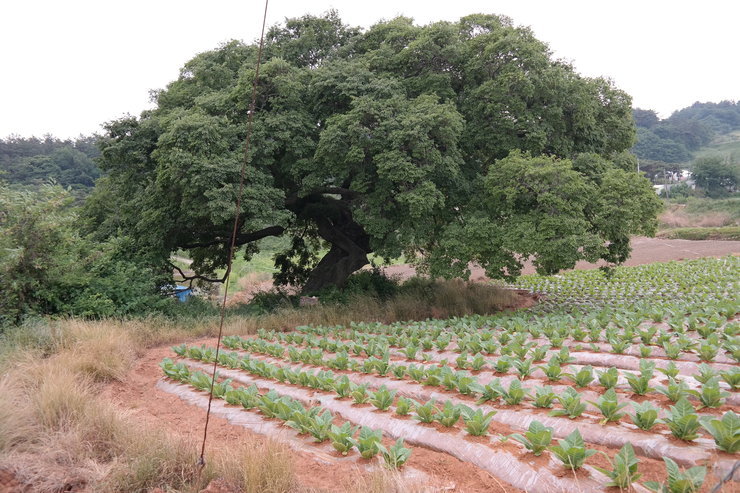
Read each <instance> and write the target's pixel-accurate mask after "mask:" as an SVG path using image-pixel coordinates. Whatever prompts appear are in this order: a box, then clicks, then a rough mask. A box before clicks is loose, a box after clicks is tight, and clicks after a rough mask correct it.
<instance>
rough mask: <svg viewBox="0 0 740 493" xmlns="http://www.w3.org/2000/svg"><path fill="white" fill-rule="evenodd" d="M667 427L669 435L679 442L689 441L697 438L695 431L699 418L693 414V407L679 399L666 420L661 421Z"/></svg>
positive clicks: (697, 427)
mask: <svg viewBox="0 0 740 493" xmlns="http://www.w3.org/2000/svg"><path fill="white" fill-rule="evenodd" d="M661 421H662V422H663V423H665V424H666V425H668V428H670V430H671V433H672V434H673V436H675V437H676V438H679V439H681V440H686V441H691V440H694V439H695V438H698V437H699V434H698V433H696V431H697V430H698V429H699V416H697V415H696V413H695V412H694V407H693V406H692V405H691V404H690V403H689V401H688V400H686V399H681V400H680V401H678V402H677V403H676V405H675V406H671V411H670V413H669V415H668V417H667V418H665V419H663V420H661Z"/></svg>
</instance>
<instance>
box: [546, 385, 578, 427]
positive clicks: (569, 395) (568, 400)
mask: <svg viewBox="0 0 740 493" xmlns="http://www.w3.org/2000/svg"><path fill="white" fill-rule="evenodd" d="M556 399H557V400H558V402H560V405H561V406H563V409H553V410H552V411H550V416H568V417H569V418H570V419H574V418H577V417H578V416H580V415H581V414H583V411H585V410H586V404H584V403H582V402H581V394H579V393H578V392H577V391H576V390H575V389H573V388H571V387H568V388H566V389H565V391H564V392H563V395H559V396H557V397H556Z"/></svg>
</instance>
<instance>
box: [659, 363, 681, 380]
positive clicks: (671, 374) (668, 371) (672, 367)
mask: <svg viewBox="0 0 740 493" xmlns="http://www.w3.org/2000/svg"><path fill="white" fill-rule="evenodd" d="M658 371H659V372H661V373H663V374H664V375H665V376H667V377H668V378H676V377H677V376H678V373H679V372H678V367H677V366H676V363H674V362H673V361H669V362H668V364H667V365H666V367H665V368H658Z"/></svg>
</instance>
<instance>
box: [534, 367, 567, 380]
mask: <svg viewBox="0 0 740 493" xmlns="http://www.w3.org/2000/svg"><path fill="white" fill-rule="evenodd" d="M538 368H539V369H540V370H542V373H544V374H545V376H546V377H547V379H548V380H550V381H551V382H557V381H558V380H560V379H561V378H564V377H565V376H568V374H567V373H565V372H564V371H563V369H562V368H561V367H560V364H559V363H557V362H555V363H553V362H550V364H548V365H546V366H539V367H538Z"/></svg>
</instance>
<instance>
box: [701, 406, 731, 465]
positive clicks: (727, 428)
mask: <svg viewBox="0 0 740 493" xmlns="http://www.w3.org/2000/svg"><path fill="white" fill-rule="evenodd" d="M699 423H700V424H701V426H702V428H704V429H705V430H707V431H708V432H709V433H710V434H711V435H712V437H713V438H714V442H715V443H716V444H717V448H719V449H720V450H723V451H725V452H727V453H729V454H734V453H737V452H739V451H740V417H738V415H737V414H735V413H734V412H733V411H727V412H726V413H725V414H724V415H723V416H722V419H717V418H715V417H713V416H702V417H701V418H699Z"/></svg>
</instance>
